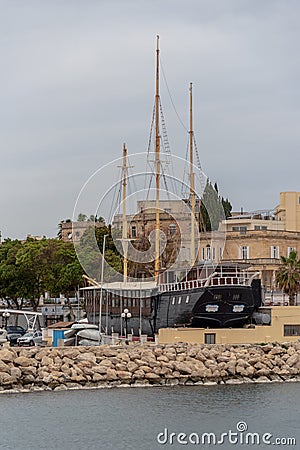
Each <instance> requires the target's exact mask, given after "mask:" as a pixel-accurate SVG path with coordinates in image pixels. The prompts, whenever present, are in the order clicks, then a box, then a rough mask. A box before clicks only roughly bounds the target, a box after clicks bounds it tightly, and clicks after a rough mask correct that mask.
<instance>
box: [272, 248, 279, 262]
mask: <svg viewBox="0 0 300 450" xmlns="http://www.w3.org/2000/svg"><path fill="white" fill-rule="evenodd" d="M271 258H276V259H278V258H279V247H278V246H277V245H271Z"/></svg>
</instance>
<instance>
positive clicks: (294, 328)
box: [284, 325, 300, 336]
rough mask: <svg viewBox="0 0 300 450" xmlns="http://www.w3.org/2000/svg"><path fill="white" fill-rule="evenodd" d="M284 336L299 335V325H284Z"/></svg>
mask: <svg viewBox="0 0 300 450" xmlns="http://www.w3.org/2000/svg"><path fill="white" fill-rule="evenodd" d="M284 336H300V325H284Z"/></svg>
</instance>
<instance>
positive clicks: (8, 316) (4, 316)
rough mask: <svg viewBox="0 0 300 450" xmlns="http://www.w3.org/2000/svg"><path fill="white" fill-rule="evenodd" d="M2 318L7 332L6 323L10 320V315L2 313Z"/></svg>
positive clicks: (6, 312)
mask: <svg viewBox="0 0 300 450" xmlns="http://www.w3.org/2000/svg"><path fill="white" fill-rule="evenodd" d="M2 317H3V319H4V328H5V329H6V330H7V321H8V319H9V318H10V313H9V312H8V311H4V313H2Z"/></svg>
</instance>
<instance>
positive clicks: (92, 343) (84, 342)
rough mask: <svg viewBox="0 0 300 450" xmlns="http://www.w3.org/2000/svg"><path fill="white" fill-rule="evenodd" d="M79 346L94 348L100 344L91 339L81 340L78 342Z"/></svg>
mask: <svg viewBox="0 0 300 450" xmlns="http://www.w3.org/2000/svg"><path fill="white" fill-rule="evenodd" d="M78 345H82V346H93V345H99V342H96V341H92V340H90V339H81V340H80V342H78Z"/></svg>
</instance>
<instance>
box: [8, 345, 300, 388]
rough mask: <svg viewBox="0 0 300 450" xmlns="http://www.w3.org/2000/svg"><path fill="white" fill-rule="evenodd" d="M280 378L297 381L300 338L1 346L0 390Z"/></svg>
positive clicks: (213, 382)
mask: <svg viewBox="0 0 300 450" xmlns="http://www.w3.org/2000/svg"><path fill="white" fill-rule="evenodd" d="M283 381H300V342H297V343H284V344H278V343H273V344H264V345H253V344H247V345H229V344H223V345H222V344H220V345H190V344H173V345H170V344H169V345H156V346H154V345H152V346H151V345H149V346H134V345H129V346H125V345H124V346H123V345H122V346H97V347H60V348H38V347H35V348H1V349H0V393H7V392H28V391H29V392H30V391H44V390H48V391H50V390H51V391H52V390H55V391H58V390H67V389H92V388H110V387H140V386H172V385H173V386H174V385H200V384H206V385H207V384H210V385H212V384H239V383H253V382H255V383H263V382H283Z"/></svg>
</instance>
